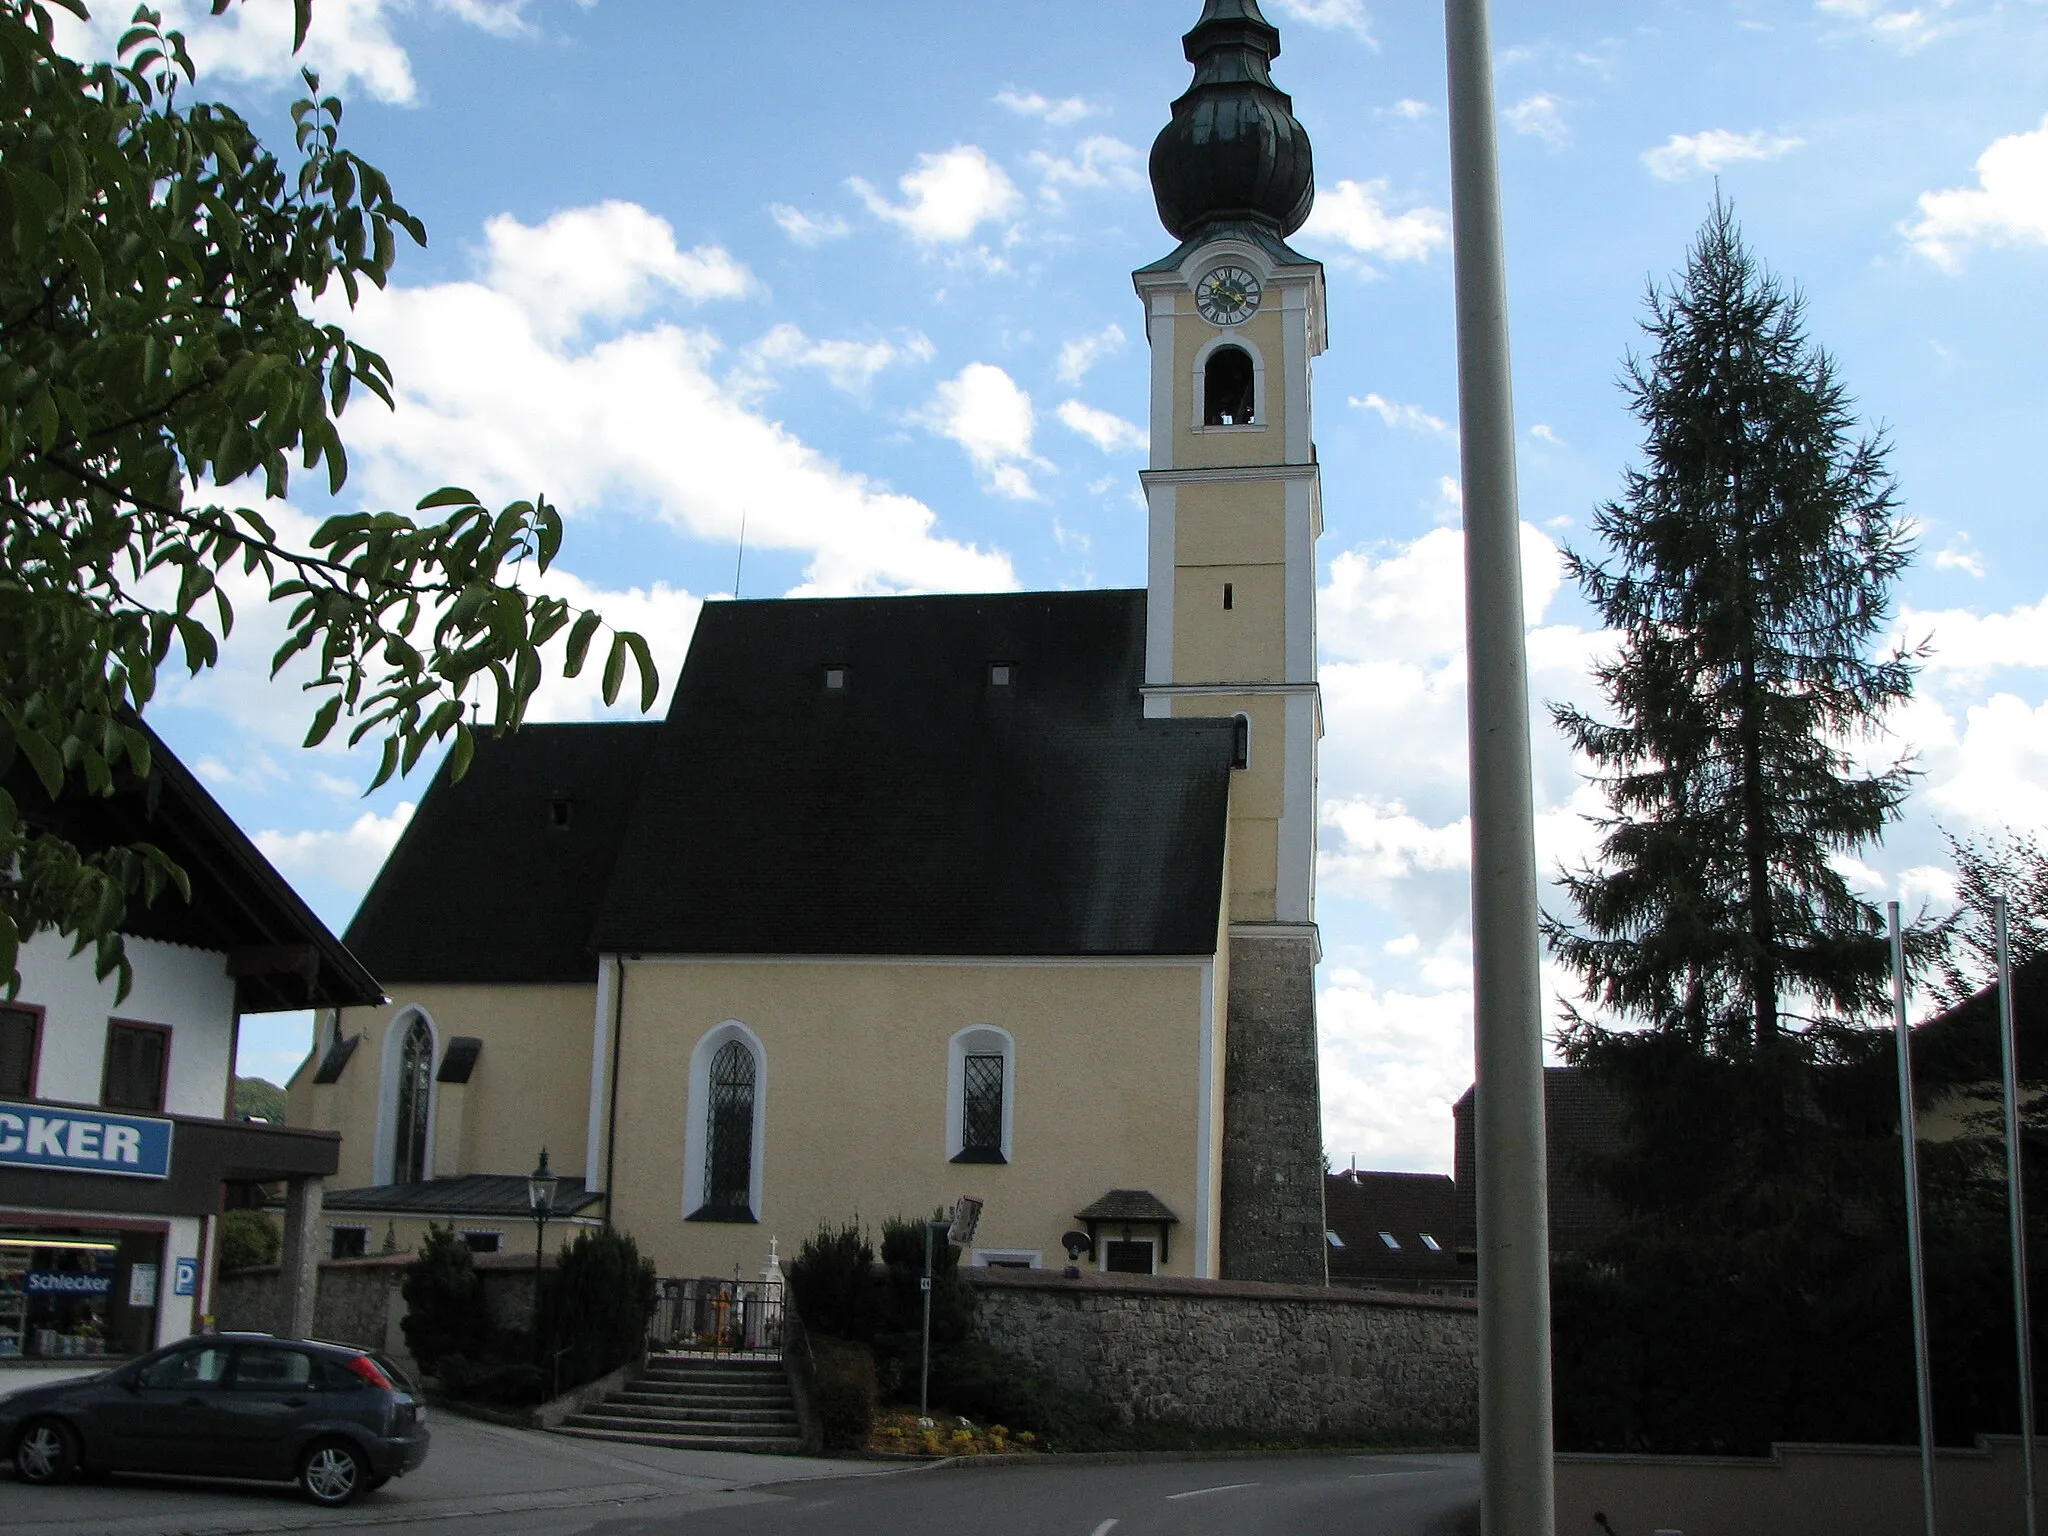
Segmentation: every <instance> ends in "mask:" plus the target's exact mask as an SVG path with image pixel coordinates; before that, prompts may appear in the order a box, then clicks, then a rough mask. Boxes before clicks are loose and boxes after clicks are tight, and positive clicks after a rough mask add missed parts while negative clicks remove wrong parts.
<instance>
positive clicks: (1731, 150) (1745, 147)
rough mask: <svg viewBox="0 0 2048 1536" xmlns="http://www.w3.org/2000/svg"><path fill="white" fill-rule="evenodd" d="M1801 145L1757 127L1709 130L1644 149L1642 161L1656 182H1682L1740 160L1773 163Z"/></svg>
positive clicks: (1672, 136)
mask: <svg viewBox="0 0 2048 1536" xmlns="http://www.w3.org/2000/svg"><path fill="white" fill-rule="evenodd" d="M1804 142H1805V140H1803V139H1794V138H1787V137H1784V136H1782V135H1777V134H1769V133H1766V132H1764V130H1763V129H1761V128H1758V129H1755V130H1753V131H1751V132H1749V133H1736V132H1735V131H1734V130H1732V129H1728V128H1709V129H1706V130H1705V131H1704V132H1701V133H1674V134H1673V135H1671V137H1670V138H1669V139H1667V140H1666V141H1665V142H1664V143H1662V144H1660V145H1658V146H1657V148H1655V149H1646V150H1644V151H1643V156H1642V159H1643V164H1644V165H1645V166H1647V167H1648V168H1649V171H1650V174H1651V175H1652V176H1655V177H1656V178H1657V179H1658V180H1659V181H1683V180H1684V179H1685V178H1686V177H1688V176H1691V175H1693V174H1695V173H1698V172H1705V173H1706V174H1709V175H1713V174H1716V173H1718V172H1720V171H1722V170H1724V169H1726V168H1727V167H1728V166H1731V165H1734V164H1737V163H1738V162H1740V161H1744V160H1776V159H1778V158H1779V157H1781V156H1783V155H1788V154H1790V153H1791V152H1792V151H1793V150H1795V149H1797V148H1799V146H1800V145H1801V144H1803V143H1804Z"/></svg>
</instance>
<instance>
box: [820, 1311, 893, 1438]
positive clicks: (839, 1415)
mask: <svg viewBox="0 0 2048 1536" xmlns="http://www.w3.org/2000/svg"><path fill="white" fill-rule="evenodd" d="M811 1356H812V1359H813V1360H814V1361H815V1362H816V1363H817V1368H818V1380H817V1405H818V1423H819V1427H820V1428H821V1429H823V1431H824V1434H825V1446H826V1449H828V1450H834V1451H864V1450H866V1449H867V1445H868V1436H869V1435H870V1434H871V1433H873V1431H874V1427H875V1403H876V1400H877V1398H878V1397H879V1393H878V1392H877V1391H876V1388H875V1356H874V1351H872V1350H871V1349H869V1348H868V1346H867V1345H865V1344H857V1343H855V1342H854V1341H853V1340H851V1339H835V1338H831V1337H828V1336H826V1335H824V1334H817V1333H814V1334H812V1335H811Z"/></svg>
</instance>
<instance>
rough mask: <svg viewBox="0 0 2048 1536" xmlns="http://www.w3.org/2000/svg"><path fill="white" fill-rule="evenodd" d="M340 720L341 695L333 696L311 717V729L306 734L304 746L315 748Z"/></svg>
mask: <svg viewBox="0 0 2048 1536" xmlns="http://www.w3.org/2000/svg"><path fill="white" fill-rule="evenodd" d="M340 718H341V695H340V694H338V693H337V694H335V695H334V696H333V697H332V698H330V699H329V700H328V701H327V702H326V703H325V704H322V705H321V706H320V708H319V709H318V710H317V711H316V712H315V713H314V715H313V724H312V727H311V729H309V730H308V731H307V732H306V740H305V743H304V744H305V745H306V746H308V747H317V746H319V745H320V743H321V742H323V741H325V740H326V739H327V733H328V732H329V731H331V730H333V729H334V722H335V721H336V720H338V719H340Z"/></svg>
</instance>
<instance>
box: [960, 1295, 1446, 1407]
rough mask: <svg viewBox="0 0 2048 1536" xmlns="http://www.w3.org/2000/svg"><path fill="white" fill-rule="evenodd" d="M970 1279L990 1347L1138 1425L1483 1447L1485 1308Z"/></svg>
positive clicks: (1405, 1299) (1436, 1300)
mask: <svg viewBox="0 0 2048 1536" xmlns="http://www.w3.org/2000/svg"><path fill="white" fill-rule="evenodd" d="M969 1274H970V1277H971V1278H972V1280H973V1281H974V1284H975V1288H976V1295H977V1301H978V1305H977V1308H976V1316H975V1332H976V1334H977V1335H978V1336H979V1337H980V1338H981V1339H982V1341H983V1342H985V1343H987V1344H990V1345H993V1346H994V1347H995V1348H997V1349H1000V1350H1002V1351H1003V1352H1004V1353H1005V1354H1008V1355H1010V1356H1012V1357H1013V1358H1015V1359H1017V1360H1019V1361H1022V1362H1023V1363H1025V1364H1027V1365H1029V1366H1030V1367H1031V1368H1032V1369H1033V1370H1035V1371H1037V1372H1038V1373H1039V1374H1040V1375H1043V1376H1049V1377H1051V1378H1052V1379H1053V1380H1055V1381H1057V1382H1059V1383H1060V1384H1061V1385H1062V1386H1066V1387H1069V1388H1072V1389H1074V1390H1076V1391H1081V1392H1086V1393H1088V1394H1090V1395H1091V1396H1093V1397H1096V1398H1099V1399H1101V1400H1103V1401H1105V1402H1107V1403H1109V1404H1111V1405H1112V1406H1113V1407H1115V1408H1116V1409H1117V1410H1118V1412H1119V1413H1121V1414H1122V1415H1123V1416H1124V1418H1125V1419H1126V1420H1127V1421H1130V1420H1146V1421H1156V1422H1165V1423H1176V1424H1188V1425H1194V1426H1197V1427H1201V1428H1209V1429H1275V1430H1280V1431H1286V1432H1299V1433H1325V1434H1355V1435H1358V1436H1360V1437H1362V1438H1369V1439H1373V1440H1379V1441H1410V1442H1417V1441H1427V1442H1445V1441H1449V1442H1454V1443H1459V1444H1470V1443H1473V1442H1475V1441H1476V1440H1477V1439H1478V1422H1479V1326H1478V1324H1479V1319H1478V1306H1477V1304H1476V1303H1474V1302H1471V1301H1466V1300H1463V1299H1460V1298H1449V1297H1433V1296H1404V1295H1396V1294H1394V1293H1391V1292H1379V1291H1356V1290H1349V1289H1344V1290H1338V1289H1331V1288H1325V1287H1314V1286H1294V1285H1261V1284H1250V1283H1240V1282H1235V1281H1227V1280H1186V1279H1179V1278H1175V1277H1170V1276H1157V1275H1101V1274H1094V1273H1088V1274H1084V1275H1083V1276H1082V1277H1081V1278H1080V1279H1078V1280H1065V1279H1062V1278H1061V1277H1060V1275H1059V1273H1058V1272H1057V1271H1053V1270H1000V1269H977V1270H973V1271H970V1272H969Z"/></svg>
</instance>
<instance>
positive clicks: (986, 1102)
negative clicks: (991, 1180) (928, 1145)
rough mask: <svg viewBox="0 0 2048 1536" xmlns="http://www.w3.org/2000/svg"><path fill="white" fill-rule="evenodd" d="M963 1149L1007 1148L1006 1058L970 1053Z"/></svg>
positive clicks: (962, 1117) (998, 1150)
mask: <svg viewBox="0 0 2048 1536" xmlns="http://www.w3.org/2000/svg"><path fill="white" fill-rule="evenodd" d="M962 1082H963V1085H964V1086H963V1097H962V1102H961V1105H960V1150H961V1151H963V1152H994V1153H997V1154H998V1155H1000V1154H1001V1152H1002V1150H1003V1058H1002V1057H1000V1056H969V1057H968V1058H967V1068H966V1071H965V1073H964V1074H963V1076H962Z"/></svg>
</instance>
